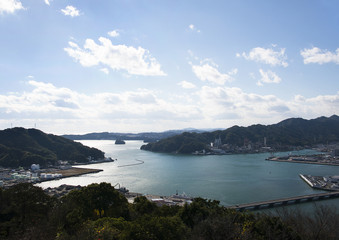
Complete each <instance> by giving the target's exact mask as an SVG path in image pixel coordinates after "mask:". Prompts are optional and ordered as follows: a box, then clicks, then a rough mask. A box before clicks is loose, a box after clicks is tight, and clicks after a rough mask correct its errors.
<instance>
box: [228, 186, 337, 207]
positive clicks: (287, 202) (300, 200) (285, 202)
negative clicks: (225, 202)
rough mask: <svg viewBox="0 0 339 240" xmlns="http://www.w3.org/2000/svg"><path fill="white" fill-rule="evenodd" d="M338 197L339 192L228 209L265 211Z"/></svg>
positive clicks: (255, 203) (249, 204)
mask: <svg viewBox="0 0 339 240" xmlns="http://www.w3.org/2000/svg"><path fill="white" fill-rule="evenodd" d="M338 197H339V191H337V192H328V193H317V194H309V195H303V196H297V197H289V198H280V199H275V200H268V201H262V202H254V203H245V204H238V205H233V206H229V207H227V208H230V209H236V210H238V211H245V210H250V211H251V210H259V209H264V208H273V207H281V206H286V205H292V204H299V203H304V202H311V201H319V200H325V199H334V198H338Z"/></svg>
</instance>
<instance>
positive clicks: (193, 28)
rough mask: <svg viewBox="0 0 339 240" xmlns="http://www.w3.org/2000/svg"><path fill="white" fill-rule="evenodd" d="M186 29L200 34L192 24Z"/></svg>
mask: <svg viewBox="0 0 339 240" xmlns="http://www.w3.org/2000/svg"><path fill="white" fill-rule="evenodd" d="M188 28H189V29H190V30H191V31H194V32H197V33H200V30H199V29H197V28H196V27H195V26H194V25H193V24H190V25H189V26H188Z"/></svg>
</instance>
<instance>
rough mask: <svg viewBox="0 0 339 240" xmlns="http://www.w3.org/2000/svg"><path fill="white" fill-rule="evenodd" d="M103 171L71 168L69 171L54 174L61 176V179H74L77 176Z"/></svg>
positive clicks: (58, 171)
mask: <svg viewBox="0 0 339 240" xmlns="http://www.w3.org/2000/svg"><path fill="white" fill-rule="evenodd" d="M101 171H103V170H102V169H92V168H77V167H72V168H70V169H63V170H57V171H55V173H60V174H62V177H63V178H65V177H74V176H79V175H83V174H89V173H97V172H101Z"/></svg>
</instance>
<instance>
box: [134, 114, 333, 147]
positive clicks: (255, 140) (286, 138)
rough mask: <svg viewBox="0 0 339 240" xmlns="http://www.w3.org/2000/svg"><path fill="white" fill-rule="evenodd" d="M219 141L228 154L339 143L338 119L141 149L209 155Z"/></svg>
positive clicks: (183, 138) (177, 139)
mask: <svg viewBox="0 0 339 240" xmlns="http://www.w3.org/2000/svg"><path fill="white" fill-rule="evenodd" d="M219 138H220V140H221V145H223V147H222V148H223V149H224V150H228V151H229V152H239V151H245V150H246V149H250V151H252V152H253V151H257V150H258V149H262V147H266V146H268V147H271V148H272V149H275V150H289V149H291V148H293V147H305V146H309V145H314V144H321V143H330V142H339V117H338V116H336V115H333V116H331V117H329V118H327V117H319V118H316V119H311V120H305V119H302V118H289V119H286V120H284V121H281V122H279V123H277V124H272V125H267V126H265V125H260V124H256V125H251V126H249V127H239V126H233V127H231V128H228V129H226V130H219V131H214V132H205V133H199V134H198V133H182V134H180V135H177V136H173V137H170V138H166V139H162V140H160V141H158V142H154V143H149V144H147V145H143V146H142V147H141V149H142V150H148V151H154V152H167V153H192V152H195V151H201V150H203V149H205V150H206V151H209V150H210V148H211V143H212V142H214V141H215V139H219ZM265 143H266V145H265ZM249 145H250V147H249Z"/></svg>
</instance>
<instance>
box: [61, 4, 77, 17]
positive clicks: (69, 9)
mask: <svg viewBox="0 0 339 240" xmlns="http://www.w3.org/2000/svg"><path fill="white" fill-rule="evenodd" d="M61 12H62V13H63V14H64V15H65V16H71V17H78V16H80V11H79V10H78V9H76V7H73V6H70V5H68V6H66V8H65V9H61Z"/></svg>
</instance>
